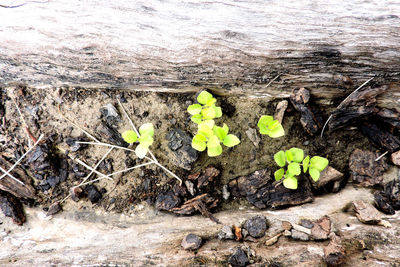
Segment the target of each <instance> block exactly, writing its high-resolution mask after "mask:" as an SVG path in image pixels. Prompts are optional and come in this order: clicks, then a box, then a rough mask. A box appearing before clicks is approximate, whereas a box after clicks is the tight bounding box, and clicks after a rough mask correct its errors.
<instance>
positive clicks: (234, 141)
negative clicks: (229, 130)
mask: <svg viewBox="0 0 400 267" xmlns="http://www.w3.org/2000/svg"><path fill="white" fill-rule="evenodd" d="M223 143H224V145H225V146H227V147H233V146H236V145H238V144H239V143H240V140H239V138H237V136H236V135H233V134H228V135H227V136H226V137H225V139H224V141H223Z"/></svg>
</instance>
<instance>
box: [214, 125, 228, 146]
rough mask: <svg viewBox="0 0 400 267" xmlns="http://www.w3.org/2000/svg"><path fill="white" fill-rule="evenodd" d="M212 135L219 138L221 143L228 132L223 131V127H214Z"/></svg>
mask: <svg viewBox="0 0 400 267" xmlns="http://www.w3.org/2000/svg"><path fill="white" fill-rule="evenodd" d="M213 131H214V134H215V135H216V136H217V137H218V138H219V140H220V141H221V142H222V141H223V140H224V138H225V137H226V136H227V134H228V132H226V131H225V129H224V128H223V127H219V126H214V128H213Z"/></svg>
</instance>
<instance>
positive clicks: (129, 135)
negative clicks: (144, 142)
mask: <svg viewBox="0 0 400 267" xmlns="http://www.w3.org/2000/svg"><path fill="white" fill-rule="evenodd" d="M122 138H123V139H124V141H125V142H127V143H129V144H132V143H135V142H136V140H137V134H136V133H135V132H134V131H132V130H128V131H125V132H123V133H122Z"/></svg>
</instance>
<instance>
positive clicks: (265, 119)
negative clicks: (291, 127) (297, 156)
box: [257, 115, 285, 138]
mask: <svg viewBox="0 0 400 267" xmlns="http://www.w3.org/2000/svg"><path fill="white" fill-rule="evenodd" d="M257 126H258V129H259V131H260V134H266V135H268V136H269V137H271V138H278V137H281V136H284V135H285V130H284V129H283V127H282V124H280V122H279V121H277V120H274V118H273V117H272V116H269V115H264V116H262V117H261V118H260V119H259V120H258V123H257Z"/></svg>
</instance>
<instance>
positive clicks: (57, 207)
mask: <svg viewBox="0 0 400 267" xmlns="http://www.w3.org/2000/svg"><path fill="white" fill-rule="evenodd" d="M60 211H62V208H61V205H60V202H58V201H57V202H55V203H53V204H51V205H50V207H49V210H48V211H47V213H46V216H51V215H54V214H56V213H58V212H60Z"/></svg>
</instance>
